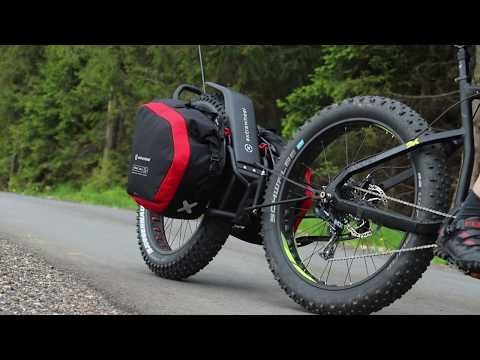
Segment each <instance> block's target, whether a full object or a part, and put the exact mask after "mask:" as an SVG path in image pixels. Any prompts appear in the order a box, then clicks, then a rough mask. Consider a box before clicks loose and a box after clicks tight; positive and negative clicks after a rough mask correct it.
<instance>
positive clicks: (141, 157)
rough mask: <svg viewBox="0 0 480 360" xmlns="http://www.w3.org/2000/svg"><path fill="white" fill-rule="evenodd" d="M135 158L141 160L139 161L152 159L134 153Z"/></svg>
mask: <svg viewBox="0 0 480 360" xmlns="http://www.w3.org/2000/svg"><path fill="white" fill-rule="evenodd" d="M137 160H141V161H145V162H150V161H152V159H150V158H147V157H143V156H140V155H138V154H135V161H137Z"/></svg>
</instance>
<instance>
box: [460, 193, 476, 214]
mask: <svg viewBox="0 0 480 360" xmlns="http://www.w3.org/2000/svg"><path fill="white" fill-rule="evenodd" d="M469 217H480V198H479V197H478V196H477V195H476V194H475V193H474V192H473V191H470V193H469V194H468V196H467V199H466V200H465V202H464V203H463V205H462V208H461V209H460V211H459V212H458V214H457V218H464V219H465V218H469Z"/></svg>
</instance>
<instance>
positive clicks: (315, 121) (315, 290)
mask: <svg viewBox="0 0 480 360" xmlns="http://www.w3.org/2000/svg"><path fill="white" fill-rule="evenodd" d="M358 117H367V118H375V119H376V120H378V121H381V122H383V123H384V124H385V125H387V126H389V127H390V128H392V129H394V130H395V132H396V133H397V134H398V135H400V137H401V138H402V140H403V141H405V142H406V141H409V140H411V139H413V138H415V137H416V136H418V134H420V133H421V132H423V131H425V130H427V133H428V132H431V129H430V128H429V127H428V124H427V122H426V121H425V120H424V119H422V117H421V116H420V115H419V114H418V113H416V112H415V111H414V110H412V109H411V108H409V107H408V106H406V105H404V104H402V103H400V102H398V101H395V100H392V99H388V98H385V97H376V96H371V97H356V98H352V99H348V100H345V101H343V102H341V103H339V104H335V105H332V106H330V107H328V108H326V109H325V110H323V111H321V112H320V113H318V114H316V115H315V116H314V117H313V118H312V119H310V120H309V121H308V122H307V123H306V124H305V125H304V126H303V127H302V128H301V129H300V131H299V134H298V135H297V136H296V137H295V139H293V140H292V141H290V143H289V144H288V145H287V147H286V148H285V151H284V153H283V155H282V157H281V159H280V161H279V162H278V163H277V166H276V169H275V173H281V171H282V170H285V169H286V168H288V166H286V165H285V162H286V160H287V158H288V156H289V154H290V153H291V152H292V150H293V149H294V148H295V146H296V145H297V144H298V142H299V141H300V140H302V139H303V140H304V141H305V142H306V143H308V141H309V139H311V138H312V137H313V136H315V134H317V133H318V132H319V131H320V130H321V129H323V128H325V127H326V126H329V125H332V124H334V123H336V122H338V121H341V120H345V119H348V118H358ZM445 158H446V156H445V154H444V153H443V150H442V149H441V148H440V147H439V146H431V147H427V148H425V149H423V150H418V151H417V152H416V154H415V166H416V170H417V172H420V173H421V174H422V179H423V185H422V187H421V189H419V190H418V191H421V192H422V196H421V200H420V204H421V205H422V206H426V207H428V208H434V209H437V210H439V211H444V212H446V211H447V210H448V208H449V199H448V192H449V186H450V182H449V178H448V175H447V174H448V172H447V168H446V162H445ZM294 162H295V161H292V162H291V163H292V164H293V163H294ZM290 166H292V165H291V164H290ZM276 180H277V176H274V175H272V178H271V180H270V182H269V185H268V187H267V190H266V195H265V199H266V201H271V200H272V196H273V194H274V190H275V182H276ZM277 221H279V220H277ZM262 224H263V229H262V231H263V237H264V249H265V254H266V258H267V261H268V264H269V267H270V270H271V271H272V273H273V275H274V277H275V279H276V280H277V281H278V283H279V284H280V286H281V288H282V289H283V290H284V291H285V292H286V293H287V295H288V296H289V297H290V298H291V299H293V300H294V301H295V302H296V303H297V304H299V305H301V306H302V307H303V308H304V309H306V310H307V311H309V312H311V313H315V314H321V315H367V314H371V313H374V312H377V311H379V310H381V309H383V308H384V307H387V306H389V305H391V304H392V303H393V302H395V301H396V300H398V299H400V298H401V297H402V296H403V295H404V294H405V293H406V292H408V291H409V290H410V289H411V288H412V286H413V285H414V284H415V283H416V282H417V281H418V280H419V279H420V278H421V277H422V275H423V273H424V272H425V271H426V269H427V268H428V266H429V264H430V262H431V260H432V258H433V250H427V251H419V252H411V253H405V254H402V255H401V256H397V257H396V258H395V259H394V260H393V261H392V262H391V264H390V265H389V266H388V267H386V268H384V269H383V270H381V271H380V272H379V273H378V274H376V275H375V276H374V277H373V278H372V279H370V280H368V281H367V282H366V283H362V284H360V285H357V286H354V287H352V288H346V289H342V290H339V291H330V290H326V289H321V288H319V287H317V286H315V285H314V284H310V283H307V282H306V281H305V280H303V279H301V278H300V276H299V275H298V274H297V273H296V272H295V271H294V270H293V269H292V267H291V266H290V264H289V261H288V259H287V257H286V256H285V254H284V253H283V251H282V249H281V245H280V240H279V233H278V225H277V224H272V223H271V219H270V209H269V208H265V209H263V216H262ZM435 240H436V238H434V237H431V236H430V237H425V236H418V235H413V234H410V235H409V238H408V247H413V246H419V245H426V244H433V243H434V242H435ZM405 246H406V245H405Z"/></svg>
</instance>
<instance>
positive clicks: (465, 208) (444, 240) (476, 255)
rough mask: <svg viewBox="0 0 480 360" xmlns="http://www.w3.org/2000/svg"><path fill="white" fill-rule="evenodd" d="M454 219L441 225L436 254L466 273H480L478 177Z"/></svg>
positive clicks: (479, 199)
mask: <svg viewBox="0 0 480 360" xmlns="http://www.w3.org/2000/svg"><path fill="white" fill-rule="evenodd" d="M455 217H456V218H455V220H453V221H449V223H448V224H447V225H445V226H443V227H442V229H441V230H440V234H439V239H438V241H437V244H438V249H437V255H438V256H440V257H442V258H444V259H445V260H448V261H449V262H450V263H452V264H455V265H457V266H458V267H459V268H460V269H461V270H463V271H465V272H468V273H480V178H479V179H477V181H476V183H475V185H474V187H473V189H472V191H470V193H469V194H468V197H467V199H466V200H465V202H464V203H463V204H462V206H461V208H460V209H459V210H458V211H457V212H456V214H455Z"/></svg>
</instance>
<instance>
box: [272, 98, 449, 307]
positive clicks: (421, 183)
mask: <svg viewBox="0 0 480 360" xmlns="http://www.w3.org/2000/svg"><path fill="white" fill-rule="evenodd" d="M426 129H428V124H427V123H426V122H425V121H424V120H423V119H422V118H421V117H420V115H418V114H417V113H416V112H414V111H413V110H412V109H410V108H408V107H407V106H406V105H403V104H401V103H399V102H397V101H394V100H390V99H386V98H382V97H359V98H354V99H349V100H346V101H344V102H342V103H340V104H337V105H333V106H331V107H329V108H327V109H325V110H323V111H322V112H320V113H319V114H317V115H316V116H314V117H313V118H312V119H311V120H310V121H309V122H308V123H307V124H306V125H305V126H304V127H303V128H302V129H301V130H300V132H299V134H298V135H297V136H296V137H295V139H294V140H292V141H291V142H290V144H289V145H288V146H287V148H286V149H285V152H284V154H283V156H282V158H281V160H280V161H279V162H278V163H277V165H276V168H275V171H274V174H273V175H272V176H271V179H270V182H269V185H268V188H267V191H266V196H265V199H266V202H272V203H275V202H279V201H284V200H289V199H299V198H301V197H302V196H303V197H305V195H306V191H305V189H303V188H299V187H298V186H296V185H294V184H293V183H291V182H288V181H286V180H285V178H288V179H291V180H294V181H296V182H300V183H303V184H309V185H310V186H311V187H312V188H313V189H315V190H319V189H322V187H323V186H326V185H328V184H329V183H330V182H331V181H332V179H333V178H334V177H335V175H338V174H339V173H340V172H341V170H342V169H344V168H345V167H346V166H348V165H349V164H351V163H353V162H354V161H358V160H361V159H365V158H367V157H369V156H372V155H375V154H379V153H381V152H383V151H386V150H387V149H390V148H393V147H395V146H398V145H400V144H404V143H406V142H408V141H410V140H412V139H414V138H415V137H416V136H418V135H419V134H420V133H421V132H423V131H424V130H426ZM428 131H430V129H428ZM409 171H411V172H410V174H411V176H410V177H408V176H407V177H406V179H405V180H403V181H402V182H401V183H398V184H395V183H396V182H392V181H390V185H389V186H387V184H388V181H387V180H388V179H395V175H398V174H401V173H403V174H405V173H409ZM277 174H283V177H282V176H279V175H277ZM396 178H397V179H398V177H396ZM392 184H395V185H394V186H392ZM359 189H360V190H359ZM363 189H365V190H368V191H369V192H370V193H366V192H364V191H361V190H363ZM344 190H345V191H344ZM448 192H449V181H448V176H447V171H446V165H445V156H444V154H443V151H442V150H441V148H440V147H438V146H430V147H427V148H424V149H422V150H417V151H415V152H414V153H411V154H410V155H403V156H402V157H400V158H397V159H394V160H390V161H389V162H387V163H384V164H381V165H379V166H378V167H376V168H374V169H370V170H369V171H368V172H364V173H361V174H356V175H355V176H354V177H353V178H352V179H350V180H349V183H348V184H346V186H344V187H343V188H342V194H344V195H343V196H344V197H346V198H348V200H351V201H359V202H360V201H361V202H363V203H364V204H369V206H374V207H377V208H381V209H388V210H389V211H393V212H396V213H400V214H403V215H406V216H409V217H412V218H416V219H418V220H434V219H435V220H437V219H438V217H437V215H432V214H431V213H428V212H425V211H421V210H418V209H415V208H413V207H410V206H406V205H405V204H399V203H396V202H391V201H386V200H385V199H386V197H385V195H387V196H388V197H393V198H397V199H400V200H403V201H404V202H409V203H413V204H417V205H419V206H422V207H425V208H429V209H434V210H438V211H443V212H446V211H448ZM322 210H325V211H327V213H328V216H327V217H324V220H322V219H321V218H320V217H319V216H318V214H319V211H322ZM262 218H263V236H264V247H265V251H266V257H267V260H268V262H269V265H270V269H271V270H272V272H273V274H274V276H275V278H276V279H277V281H278V282H279V284H280V285H281V287H282V288H283V289H284V291H285V292H286V293H287V295H289V296H290V297H291V298H292V299H293V300H294V301H295V302H297V303H298V304H300V305H301V306H303V307H304V308H305V309H306V310H308V311H309V312H313V313H316V314H327V315H328V314H338V315H343V314H345V315H346V314H358V315H361V314H370V313H373V312H377V311H379V310H381V309H382V308H384V307H386V306H388V305H390V304H392V303H393V302H394V301H396V300H397V299H399V298H400V297H402V296H403V295H404V294H405V293H406V292H407V291H408V290H409V289H411V287H412V286H413V285H414V284H415V283H416V282H417V281H418V280H419V279H420V278H421V276H422V274H423V273H424V272H425V270H426V269H427V267H428V265H429V264H430V262H431V260H432V258H433V250H432V249H431V248H430V249H425V250H418V251H413V252H403V253H399V252H397V253H392V251H396V250H401V249H411V248H414V247H418V246H423V245H428V244H433V243H434V242H435V240H436V239H435V236H419V235H415V234H406V233H403V232H400V231H397V230H394V229H389V228H386V227H383V226H381V225H378V224H375V223H374V222H373V221H371V220H369V219H365V218H358V217H356V215H355V214H346V213H341V212H340V211H336V210H335V207H334V205H330V207H328V208H327V207H323V208H322V205H321V204H320V205H319V203H316V204H315V203H312V202H310V204H308V201H307V203H305V200H304V201H302V202H294V203H286V204H282V205H277V206H272V207H270V208H265V209H264V210H263V217H262ZM333 218H335V219H337V220H338V221H339V222H340V223H342V224H343V225H342V226H343V229H341V230H340V233H339V234H338V236H339V241H338V242H336V243H335V245H334V246H333V247H332V252H333V253H331V254H330V257H329V256H328V255H325V253H322V251H323V250H324V248H325V247H326V244H327V243H328V240H329V239H330V237H331V235H332V230H331V228H330V227H329V225H328V223H327V221H328V219H333ZM332 260H334V261H332Z"/></svg>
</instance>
